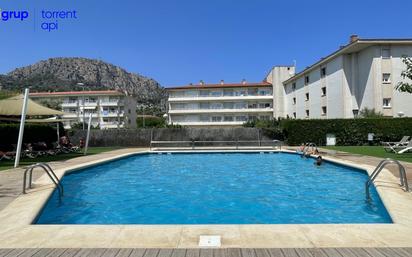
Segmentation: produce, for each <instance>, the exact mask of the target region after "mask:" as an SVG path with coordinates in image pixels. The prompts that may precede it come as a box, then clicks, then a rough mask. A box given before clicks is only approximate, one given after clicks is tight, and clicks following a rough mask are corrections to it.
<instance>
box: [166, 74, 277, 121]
mask: <svg viewBox="0 0 412 257" xmlns="http://www.w3.org/2000/svg"><path fill="white" fill-rule="evenodd" d="M167 90H168V92H169V99H168V122H169V124H180V125H185V126H240V125H242V124H243V123H245V122H246V121H248V120H257V119H263V120H267V119H271V118H272V117H273V94H272V84H270V83H268V82H258V83H246V81H242V82H241V83H231V84H226V83H224V82H223V81H221V83H220V84H204V83H203V82H201V83H200V84H198V85H188V86H182V87H170V88H167Z"/></svg>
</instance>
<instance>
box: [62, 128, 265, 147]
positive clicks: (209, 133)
mask: <svg viewBox="0 0 412 257" xmlns="http://www.w3.org/2000/svg"><path fill="white" fill-rule="evenodd" d="M69 135H70V138H71V141H72V142H73V143H75V144H77V143H78V142H79V140H80V138H86V131H83V130H73V131H71V132H70V134H69ZM270 140H271V138H268V137H267V136H266V135H264V134H263V133H262V131H261V130H260V129H258V128H154V129H120V130H118V129H111V130H91V131H90V141H89V145H90V146H125V147H133V146H146V147H149V146H150V142H151V141H189V142H192V141H205V142H207V141H221V145H225V144H226V143H225V142H223V141H231V142H236V141H238V142H239V141H254V142H259V141H260V142H264V141H270ZM243 143H244V142H243Z"/></svg>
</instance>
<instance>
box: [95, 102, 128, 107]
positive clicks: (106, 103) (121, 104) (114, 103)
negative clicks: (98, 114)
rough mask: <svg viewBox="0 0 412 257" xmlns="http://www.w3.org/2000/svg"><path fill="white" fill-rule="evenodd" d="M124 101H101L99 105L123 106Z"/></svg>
mask: <svg viewBox="0 0 412 257" xmlns="http://www.w3.org/2000/svg"><path fill="white" fill-rule="evenodd" d="M123 105H124V101H101V102H100V106H123Z"/></svg>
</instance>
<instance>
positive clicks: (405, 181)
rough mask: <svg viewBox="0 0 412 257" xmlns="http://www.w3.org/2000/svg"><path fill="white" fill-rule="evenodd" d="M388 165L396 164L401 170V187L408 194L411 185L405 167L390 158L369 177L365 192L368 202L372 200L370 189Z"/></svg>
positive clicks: (382, 162)
mask: <svg viewBox="0 0 412 257" xmlns="http://www.w3.org/2000/svg"><path fill="white" fill-rule="evenodd" d="M388 164H396V165H397V166H398V168H399V179H400V182H401V184H400V185H401V187H403V188H404V190H405V191H406V192H409V185H408V179H407V177H406V171H405V167H404V166H403V165H402V164H401V163H400V162H399V161H397V160H393V159H390V158H387V159H384V160H382V161H381V162H380V163H379V164H378V166H376V168H375V170H374V171H373V172H372V174H371V175H370V176H369V179H368V181H366V183H365V192H366V199H367V200H368V201H370V200H371V196H370V192H369V187H370V186H371V185H372V184H373V181H374V180H375V179H376V177H377V176H378V175H379V174H380V172H381V171H382V169H383V168H385V166H386V165H388Z"/></svg>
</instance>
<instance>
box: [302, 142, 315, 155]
mask: <svg viewBox="0 0 412 257" xmlns="http://www.w3.org/2000/svg"><path fill="white" fill-rule="evenodd" d="M311 148H312V151H316V150H318V147H317V146H316V144H315V143H306V144H305V147H304V148H303V150H302V154H303V155H306V153H307V152H308V151H309V150H310V149H311Z"/></svg>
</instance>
